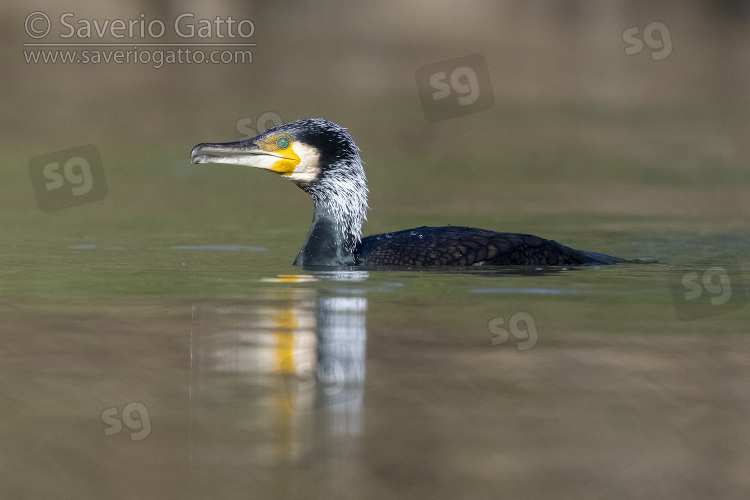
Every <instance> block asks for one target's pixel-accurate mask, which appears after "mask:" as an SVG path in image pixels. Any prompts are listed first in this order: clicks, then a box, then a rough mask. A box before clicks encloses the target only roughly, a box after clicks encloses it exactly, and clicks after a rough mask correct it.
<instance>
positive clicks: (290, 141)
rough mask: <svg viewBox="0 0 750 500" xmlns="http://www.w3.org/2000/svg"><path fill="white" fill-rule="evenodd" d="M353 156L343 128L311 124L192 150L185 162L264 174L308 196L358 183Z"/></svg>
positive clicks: (320, 121) (305, 122)
mask: <svg viewBox="0 0 750 500" xmlns="http://www.w3.org/2000/svg"><path fill="white" fill-rule="evenodd" d="M358 151H359V150H358V148H357V146H356V145H355V144H354V141H352V138H351V137H350V136H349V134H348V133H347V132H346V130H344V128H343V127H340V126H338V125H336V124H335V123H332V122H329V121H328V120H324V119H322V118H315V119H308V120H299V121H296V122H293V123H285V124H283V125H278V126H276V127H273V128H270V129H268V130H266V131H265V132H263V133H261V134H259V135H257V136H255V137H253V138H251V139H246V140H244V141H237V142H228V143H221V144H216V143H214V144H211V143H203V144H198V145H197V146H195V147H194V148H193V151H192V152H191V154H190V160H191V161H192V162H193V163H226V164H231V165H244V166H247V167H256V168H262V169H264V170H270V171H271V172H275V173H276V174H279V175H280V176H282V177H285V178H287V179H289V180H291V181H293V182H295V183H296V184H297V185H299V186H300V187H301V188H302V189H304V190H305V191H308V192H310V194H313V195H314V192H315V191H318V190H319V189H316V187H318V188H322V187H324V185H331V184H341V183H343V182H346V180H347V179H350V178H351V179H354V180H357V178H359V177H362V178H364V171H363V169H362V164H361V161H360V159H359V154H358ZM321 184H323V185H321ZM332 187H333V186H332ZM365 189H366V188H365ZM313 197H314V196H313Z"/></svg>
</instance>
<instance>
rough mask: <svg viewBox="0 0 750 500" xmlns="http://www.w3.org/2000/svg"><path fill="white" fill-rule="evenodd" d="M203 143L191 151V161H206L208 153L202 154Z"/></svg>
mask: <svg viewBox="0 0 750 500" xmlns="http://www.w3.org/2000/svg"><path fill="white" fill-rule="evenodd" d="M202 149H203V144H198V145H197V146H195V147H194V148H193V149H192V151H190V163H204V161H203V160H204V159H205V157H206V155H201V154H200V153H201V150H202Z"/></svg>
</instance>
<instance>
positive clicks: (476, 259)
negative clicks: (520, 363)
mask: <svg viewBox="0 0 750 500" xmlns="http://www.w3.org/2000/svg"><path fill="white" fill-rule="evenodd" d="M354 258H355V261H356V263H357V264H360V265H365V266H413V267H423V266H475V265H483V264H484V265H494V266H538V265H547V266H575V265H586V264H617V263H618V262H623V260H621V259H618V258H616V257H610V256H608V255H603V254H597V253H594V252H583V251H579V250H574V249H572V248H569V247H566V246H565V245H561V244H560V243H558V242H556V241H552V240H545V239H543V238H539V237H537V236H532V235H530V234H515V233H498V232H495V231H488V230H486V229H476V228H473V227H460V226H445V227H427V226H423V227H418V228H414V229H407V230H405V231H397V232H394V233H385V234H378V235H373V236H368V237H366V238H362V242H361V243H360V244H359V245H358V246H357V248H356V249H355V253H354Z"/></svg>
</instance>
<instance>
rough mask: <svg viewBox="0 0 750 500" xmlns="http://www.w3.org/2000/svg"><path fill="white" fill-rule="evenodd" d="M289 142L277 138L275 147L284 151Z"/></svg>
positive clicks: (283, 138) (286, 138)
mask: <svg viewBox="0 0 750 500" xmlns="http://www.w3.org/2000/svg"><path fill="white" fill-rule="evenodd" d="M290 142H291V141H290V140H289V138H288V137H279V138H278V139H276V147H277V148H279V149H286V148H288V147H289V144H290Z"/></svg>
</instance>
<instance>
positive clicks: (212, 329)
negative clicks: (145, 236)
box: [191, 271, 368, 460]
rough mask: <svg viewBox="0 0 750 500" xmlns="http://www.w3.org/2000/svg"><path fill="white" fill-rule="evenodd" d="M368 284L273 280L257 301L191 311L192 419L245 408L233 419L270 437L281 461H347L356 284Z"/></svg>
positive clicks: (354, 420) (355, 276)
mask: <svg viewBox="0 0 750 500" xmlns="http://www.w3.org/2000/svg"><path fill="white" fill-rule="evenodd" d="M367 276H368V273H367V272H365V271H329V272H320V273H316V275H315V276H309V275H302V276H294V275H285V276H278V277H275V278H270V279H266V280H264V281H266V282H268V283H269V284H268V285H267V286H266V287H265V288H264V291H265V292H267V293H265V296H264V297H263V298H261V300H254V301H252V302H242V303H238V302H231V303H220V304H216V303H212V304H202V305H200V306H197V307H194V316H195V321H194V324H195V325H197V328H195V329H194V333H193V341H192V346H191V347H192V353H191V356H192V360H193V362H192V369H191V411H192V409H193V407H198V408H201V411H206V409H207V408H224V409H226V408H227V407H233V408H238V407H242V406H247V407H250V408H253V409H252V413H253V414H252V415H249V416H247V415H246V416H244V417H240V418H252V419H255V418H256V417H257V420H258V421H257V422H255V423H254V424H253V425H255V426H256V427H257V426H258V425H260V426H261V427H266V426H268V427H269V428H273V429H274V430H273V434H274V435H275V438H274V439H273V442H274V445H273V447H274V448H275V452H274V453H273V455H275V456H277V457H278V458H281V459H292V460H294V459H299V458H303V457H304V456H309V454H310V453H312V454H313V455H315V459H316V460H317V459H319V458H321V455H323V456H324V457H325V456H327V457H328V458H331V459H343V458H345V456H346V455H347V452H346V451H345V450H346V449H347V447H346V446H343V447H342V446H341V444H342V443H341V442H340V439H341V438H346V437H347V436H348V437H355V436H358V435H360V434H361V432H362V425H363V423H362V418H361V410H362V399H363V386H364V380H365V346H366V336H367V334H366V328H365V313H366V311H367V299H366V298H365V296H364V291H363V290H362V289H361V288H360V287H358V286H357V285H356V283H357V282H358V281H363V280H365V279H367ZM227 376H228V377H229V378H227ZM228 380H231V381H232V383H231V384H230V385H229V386H228V385H227V381H228ZM227 399H230V401H227ZM258 408H261V410H260V411H261V412H262V413H263V414H262V415H257V412H258V411H259V410H258ZM224 409H222V410H217V411H222V412H223V411H225V410H224ZM193 413H194V412H193ZM204 416H205V417H206V418H209V419H211V418H212V417H209V416H208V415H207V414H202V415H201V417H196V419H198V418H202V417H204ZM226 417H227V415H226V413H225V414H223V415H222V416H221V417H220V418H226ZM192 420H194V419H193V418H191V421H192ZM232 423H234V422H232ZM196 427H197V425H196ZM191 428H193V424H192V423H191ZM214 431H215V429H214ZM206 437H208V436H204V437H202V438H201V439H202V440H204V441H205V438H206ZM334 441H335V442H336V444H335V445H334ZM191 448H192V446H191ZM268 451H270V450H268ZM342 454H343V455H344V456H339V455H342Z"/></svg>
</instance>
